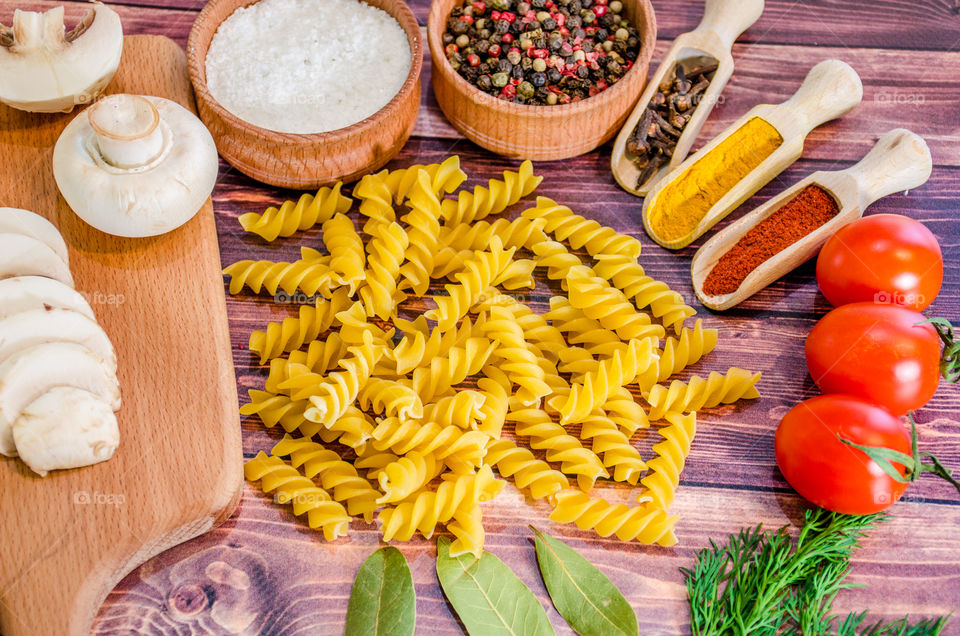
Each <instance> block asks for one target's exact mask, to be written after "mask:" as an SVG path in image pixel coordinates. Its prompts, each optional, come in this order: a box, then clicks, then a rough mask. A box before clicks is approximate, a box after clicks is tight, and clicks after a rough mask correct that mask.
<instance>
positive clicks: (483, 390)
mask: <svg viewBox="0 0 960 636" xmlns="http://www.w3.org/2000/svg"><path fill="white" fill-rule="evenodd" d="M484 373H485V374H490V373H491V369H490V368H489V367H487V368H485V369H484ZM492 375H493V377H489V376H485V377H482V378H480V379H479V380H477V389H478V392H479V393H480V394H481V395H482V396H483V404H482V405H481V406H480V412H481V414H482V415H481V417H480V418H479V419H480V423H479V424H478V425H477V430H478V431H480V432H481V433H483V434H484V435H486V436H487V437H489V438H490V439H500V434H501V432H502V431H503V425H504V423H505V422H506V421H507V411H508V409H509V407H510V400H509V398H510V388H511V383H510V380H509V379H508V378H507V376H506V374H505V373H503V372H502V371H500V370H499V369H494V372H493V374H492Z"/></svg>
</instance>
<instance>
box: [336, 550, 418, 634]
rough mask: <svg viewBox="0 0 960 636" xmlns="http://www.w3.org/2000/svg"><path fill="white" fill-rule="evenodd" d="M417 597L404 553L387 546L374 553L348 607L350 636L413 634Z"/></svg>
mask: <svg viewBox="0 0 960 636" xmlns="http://www.w3.org/2000/svg"><path fill="white" fill-rule="evenodd" d="M416 622H417V597H416V594H415V593H414V590H413V576H411V574H410V568H409V567H408V566H407V560H406V559H405V558H403V553H402V552H400V550H397V549H396V548H394V547H390V546H387V547H385V548H381V549H380V550H377V551H376V552H374V553H373V554H371V555H370V556H369V557H368V558H367V560H366V561H364V562H363V565H361V566H360V571H359V572H357V578H356V580H354V582H353V591H352V592H351V593H350V604H349V605H348V606H347V624H346V626H345V627H344V634H347V635H348V636H413V632H414V628H415V627H416Z"/></svg>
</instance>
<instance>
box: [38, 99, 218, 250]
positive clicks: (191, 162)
mask: <svg viewBox="0 0 960 636" xmlns="http://www.w3.org/2000/svg"><path fill="white" fill-rule="evenodd" d="M218 168H219V159H218V157H217V148H216V145H215V144H214V143H213V138H212V137H211V136H210V132H209V131H208V130H207V129H206V127H205V126H204V125H203V122H201V121H200V120H199V119H197V117H196V116H195V115H194V114H193V113H191V112H190V111H188V110H187V109H185V108H183V107H182V106H180V105H179V104H177V103H175V102H172V101H170V100H167V99H163V98H161V97H144V96H140V95H110V96H109V97H105V98H103V99H102V100H100V101H99V102H97V103H96V104H95V105H93V106H91V107H90V108H88V109H87V110H85V111H83V112H82V113H80V114H79V115H77V116H76V117H75V118H74V120H73V121H72V122H70V123H69V124H68V125H67V127H66V128H65V129H64V131H63V133H62V134H61V135H60V139H58V140H57V145H56V147H55V148H54V151H53V174H54V177H55V178H56V180H57V186H58V187H59V188H60V193H61V194H63V198H64V199H66V200H67V203H69V204H70V207H71V208H73V211H74V212H76V213H77V216H79V217H80V218H81V219H83V220H84V221H86V222H87V223H89V224H90V225H92V226H93V227H95V228H97V229H98V230H101V231H103V232H106V233H107V234H113V235H116V236H128V237H140V236H155V235H158V234H164V233H166V232H169V231H171V230H173V229H176V228H178V227H180V226H181V225H183V224H184V223H186V222H187V221H189V220H190V219H192V218H193V217H194V215H196V213H197V212H198V211H199V210H200V208H201V207H202V206H203V204H204V202H205V201H206V200H207V198H208V197H209V196H210V193H211V192H212V191H213V186H214V183H215V182H216V180H217V170H218Z"/></svg>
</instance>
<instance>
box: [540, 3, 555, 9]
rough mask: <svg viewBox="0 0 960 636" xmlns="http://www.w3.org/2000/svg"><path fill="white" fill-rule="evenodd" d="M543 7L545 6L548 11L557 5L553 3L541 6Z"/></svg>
mask: <svg viewBox="0 0 960 636" xmlns="http://www.w3.org/2000/svg"><path fill="white" fill-rule="evenodd" d="M543 6H545V7H546V8H547V10H548V11H549V10H550V9H553V8H555V7H556V6H557V5H555V4H554V3H553V2H547V3H546V4H545V5H543Z"/></svg>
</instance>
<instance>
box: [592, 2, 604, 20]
mask: <svg viewBox="0 0 960 636" xmlns="http://www.w3.org/2000/svg"><path fill="white" fill-rule="evenodd" d="M593 4H594V7H597V6H600V7H605V6H607V0H593ZM593 12H594V13H597V10H596V8H594V9H593ZM597 15H598V16H599V15H600V14H599V13H597Z"/></svg>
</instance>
